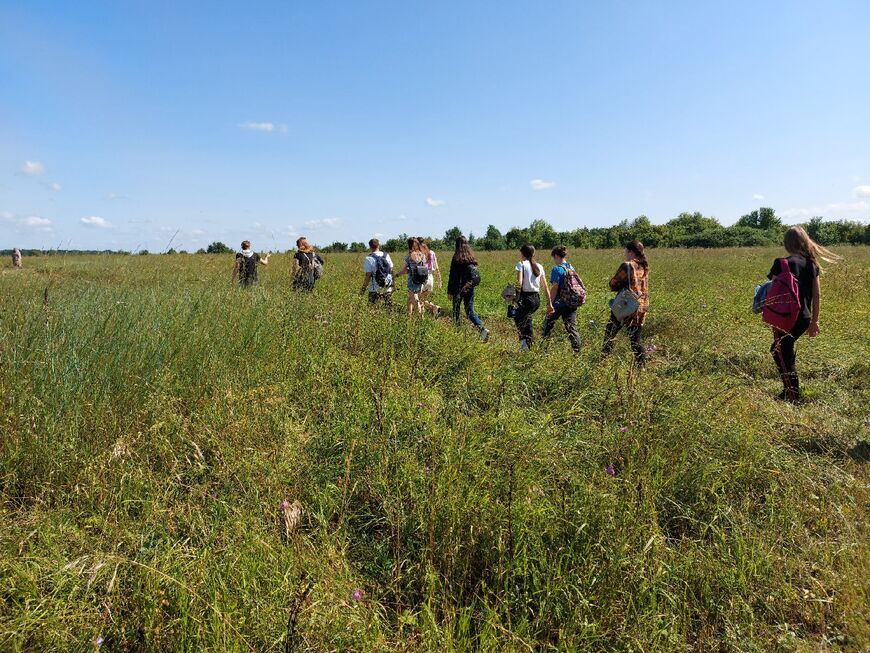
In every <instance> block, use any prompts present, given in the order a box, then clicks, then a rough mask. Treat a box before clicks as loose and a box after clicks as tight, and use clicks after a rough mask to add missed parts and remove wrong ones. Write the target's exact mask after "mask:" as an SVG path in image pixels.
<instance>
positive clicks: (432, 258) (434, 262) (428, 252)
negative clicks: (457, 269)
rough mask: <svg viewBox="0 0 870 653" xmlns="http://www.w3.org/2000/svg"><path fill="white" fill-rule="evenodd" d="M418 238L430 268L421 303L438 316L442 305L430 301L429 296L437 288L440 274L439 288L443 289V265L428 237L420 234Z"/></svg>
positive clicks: (421, 293) (427, 265) (425, 308)
mask: <svg viewBox="0 0 870 653" xmlns="http://www.w3.org/2000/svg"><path fill="white" fill-rule="evenodd" d="M417 240H418V241H419V242H420V249H421V250H422V251H423V255H424V256H425V257H426V267H427V268H429V277H428V278H427V279H426V283H424V284H423V288H422V289H421V290H420V303H421V304H422V305H423V309H424V310H430V311H432V315H433V316H434V317H438V316H439V315H441V307H440V306H438V305H437V304H435V303H434V302H431V301H429V296H430V295H431V294H432V291H433V290H434V289H435V276H436V275H437V276H438V289H439V290H440V289H441V286H442V280H441V267H440V266H439V265H438V256H437V255H436V254H435V252H434V251H433V250H432V249H430V247H429V242H428V241H427V239H426V238H423V237H422V236H418V237H417Z"/></svg>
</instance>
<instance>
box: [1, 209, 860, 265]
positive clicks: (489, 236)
mask: <svg viewBox="0 0 870 653" xmlns="http://www.w3.org/2000/svg"><path fill="white" fill-rule="evenodd" d="M803 227H804V228H805V229H806V230H807V233H809V235H810V237H811V238H812V239H813V240H815V241H816V242H817V243H819V244H821V245H870V223H868V224H864V223H863V222H857V221H853V220H823V219H822V218H821V217H814V218H812V219H811V220H810V221H809V222H806V223H804V224H803ZM785 229H786V226H785V225H783V223H782V220H780V219H779V217H777V215H776V212H775V211H774V210H773V209H771V208H762V209H760V210H758V211H753V212H752V213H747V214H746V215H744V216H742V217H741V218H740V219H739V220H738V221H737V222H736V223H735V224H733V225H732V226H730V227H723V226H722V225H721V224H719V222H718V221H717V220H716V218H712V217H707V216H705V215H702V214H701V213H698V212H696V213H680V215H678V216H677V217H676V218H674V219H673V220H670V221H668V222H665V223H664V224H653V223H652V222H650V219H649V218H647V217H646V216H645V215H641V216H638V217H637V218H635V219H634V220H623V221H622V222H620V223H619V224H617V225H615V226H613V227H592V228H590V227H580V228H578V229H574V230H572V231H556V229H555V228H553V226H552V225H551V224H550V223H549V222H547V221H546V220H534V221H533V222H532V223H531V224H530V225H529V226H528V227H525V228H520V227H513V228H511V229H509V230H508V231H507V232H506V233H504V234H503V233H502V232H501V231H499V230H498V228H497V227H495V226H494V225H489V227H488V228H487V230H486V233H485V234H484V235H482V236H476V235H474V234H473V233H469V234H468V240H469V242H470V243H471V245H472V246H473V247H475V248H477V249H482V250H489V251H495V250H503V249H511V250H516V249H519V248H520V247H522V246H523V245H525V244H526V243H532V244H534V245H535V247H538V248H541V249H550V248H551V247H555V246H556V245H567V246H569V247H574V248H581V249H610V248H614V247H622V246H623V245H624V244H625V243H627V242H628V241H630V240H639V241H641V242H642V243H643V244H644V245H645V246H647V247H708V248H709V247H761V246H765V245H781V244H782V236H783V233H784V231H785ZM415 235H419V234H415ZM462 235H464V234H463V233H462V230H461V229H460V228H459V227H451V228H450V229H448V230H447V231H446V232H445V233H444V236H443V237H441V238H438V237H432V238H429V241H430V243H431V247H432V248H433V249H440V250H449V249H453V243H454V242H455V241H456V238H457V237H459V236H462ZM407 241H408V234H401V235H399V236H397V237H395V238H390V239H389V240H387V241H385V242H382V243H381V247H382V248H383V249H385V250H386V251H388V252H402V251H404V250H405V249H406V248H407V246H408V243H407ZM368 250H369V247H368V244H366V243H344V242H340V241H336V242H334V243H332V244H330V245H327V246H326V247H323V248H321V251H322V252H324V253H337V252H358V253H362V252H367V251H368ZM234 251H235V250H233V249H232V248H231V247H228V246H227V245H225V244H224V243H222V242H218V241H215V242H213V243H212V244H211V245H209V246H208V247H207V248H205V249H199V250H197V251H196V253H197V254H232V253H233V252H234ZM288 251H292V250H288ZM149 253H150V252H149V251H148V250H147V249H143V250H140V251H138V252H137V254H141V255H146V254H149ZM0 254H2V255H3V256H9V255H11V254H12V250H11V249H4V250H0ZM21 254H22V255H23V256H64V255H76V254H130V252H126V251H113V250H108V249H104V250H81V249H51V250H43V249H22V250H21ZM164 254H166V255H171V254H187V252H185V251H183V250H182V251H180V252H176V251H175V250H174V249H170V250H168V251H166V252H164Z"/></svg>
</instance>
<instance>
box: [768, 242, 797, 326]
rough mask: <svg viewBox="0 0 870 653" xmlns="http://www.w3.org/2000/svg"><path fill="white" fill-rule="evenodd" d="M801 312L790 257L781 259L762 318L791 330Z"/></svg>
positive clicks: (771, 323)
mask: <svg viewBox="0 0 870 653" xmlns="http://www.w3.org/2000/svg"><path fill="white" fill-rule="evenodd" d="M800 312H801V300H800V293H799V291H798V280H797V277H796V276H794V274H792V271H791V268H789V266H788V259H787V258H781V259H779V274H777V275H776V276H775V277H774V278H773V279H772V283H771V285H770V290H768V291H767V299H766V300H765V302H764V308H763V309H762V311H761V319H762V320H764V322H766V323H767V324H769V325H770V326H772V327H773V328H775V329H779V330H780V331H791V330H792V328H794V325H795V323H796V322H797V319H798V315H800Z"/></svg>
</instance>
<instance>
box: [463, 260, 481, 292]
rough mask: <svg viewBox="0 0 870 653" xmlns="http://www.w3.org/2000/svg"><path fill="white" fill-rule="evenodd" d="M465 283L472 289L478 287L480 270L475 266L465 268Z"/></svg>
mask: <svg viewBox="0 0 870 653" xmlns="http://www.w3.org/2000/svg"><path fill="white" fill-rule="evenodd" d="M465 283H466V284H468V285H470V286H471V287H472V288H474V287H475V286H478V285H480V270H479V269H478V268H477V266H476V265H469V266H468V267H467V268H465Z"/></svg>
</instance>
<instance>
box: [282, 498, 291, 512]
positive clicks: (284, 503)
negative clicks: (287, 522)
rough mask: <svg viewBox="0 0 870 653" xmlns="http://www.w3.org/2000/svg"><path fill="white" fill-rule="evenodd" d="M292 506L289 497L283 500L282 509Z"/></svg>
mask: <svg viewBox="0 0 870 653" xmlns="http://www.w3.org/2000/svg"><path fill="white" fill-rule="evenodd" d="M289 507H290V502H289V501H287V499H284V500H283V501H282V502H281V510H287V509H288V508H289Z"/></svg>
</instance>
